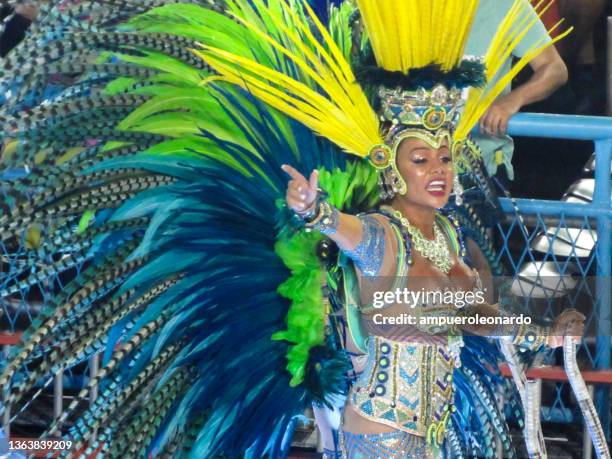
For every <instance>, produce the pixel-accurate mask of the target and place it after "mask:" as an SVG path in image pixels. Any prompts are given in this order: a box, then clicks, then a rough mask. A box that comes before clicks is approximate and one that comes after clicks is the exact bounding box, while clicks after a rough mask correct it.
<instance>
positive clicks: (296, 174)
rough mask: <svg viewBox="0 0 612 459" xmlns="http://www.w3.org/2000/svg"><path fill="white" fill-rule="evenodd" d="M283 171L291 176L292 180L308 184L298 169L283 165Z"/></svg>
mask: <svg viewBox="0 0 612 459" xmlns="http://www.w3.org/2000/svg"><path fill="white" fill-rule="evenodd" d="M281 169H282V170H283V171H285V172H286V173H287V174H289V176H290V177H291V178H292V179H294V180H300V181H304V182H307V180H306V177H304V176H303V175H302V174H300V172H299V171H298V170H297V169H295V168H293V167H291V166H290V165H288V164H283V165H282V166H281Z"/></svg>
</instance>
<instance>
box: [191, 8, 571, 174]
mask: <svg viewBox="0 0 612 459" xmlns="http://www.w3.org/2000/svg"><path fill="white" fill-rule="evenodd" d="M255 3H257V7H258V11H260V14H261V15H262V16H261V17H257V16H254V17H253V18H252V19H251V20H245V19H242V18H236V19H237V20H239V21H240V22H242V23H243V24H244V26H245V27H247V28H248V29H249V30H251V31H255V32H256V33H257V35H258V36H260V37H261V39H262V40H263V41H264V42H265V43H267V44H269V45H270V46H273V47H274V48H275V49H276V50H277V51H279V52H280V53H281V54H282V55H283V56H284V58H285V59H286V61H287V62H286V63H283V65H281V64H279V63H272V65H270V63H261V62H257V61H255V60H254V59H252V58H251V57H250V56H245V55H238V54H234V53H232V52H231V50H224V49H221V48H218V47H212V46H203V47H202V48H203V49H202V50H199V51H196V52H197V54H198V55H200V56H201V57H202V58H203V59H205V60H206V62H207V63H208V64H210V65H211V66H212V67H213V68H214V69H215V70H216V71H217V72H218V74H219V75H218V76H215V77H212V78H209V79H207V80H206V81H210V80H211V79H212V80H223V81H227V82H230V83H234V84H236V85H238V86H241V87H243V88H244V89H247V90H248V91H250V92H251V93H252V94H254V95H255V96H257V97H259V98H260V99H261V100H263V101H265V102H266V103H268V104H270V105H272V106H273V107H275V108H277V109H279V110H280V111H282V112H284V113H286V114H287V115H289V116H291V117H293V118H295V119H296V120H298V121H300V122H302V123H303V124H304V125H306V126H307V127H309V128H310V129H312V130H313V131H314V132H316V133H317V134H319V135H321V136H323V137H326V138H328V139H329V140H331V141H332V142H334V143H335V144H337V145H338V146H340V147H341V148H343V149H344V150H345V151H346V152H347V153H351V154H354V155H357V156H360V157H368V156H370V158H371V159H372V160H373V164H374V165H375V166H377V167H379V168H380V167H385V165H386V164H387V163H388V160H389V158H386V160H385V161H381V158H382V156H381V151H386V148H385V147H384V145H385V142H384V141H383V129H382V125H381V121H390V122H392V123H394V124H397V123H401V124H406V125H414V126H422V127H425V128H426V129H431V130H436V129H439V128H441V127H443V126H445V125H447V126H452V127H453V131H454V135H453V139H454V140H455V141H461V140H464V139H465V138H466V137H467V136H468V135H469V132H470V130H471V129H472V128H473V126H474V125H475V124H476V122H477V120H478V119H479V118H480V117H481V116H482V115H483V114H484V112H485V111H486V110H487V108H488V107H489V106H490V105H491V103H492V102H493V101H494V100H495V98H496V97H497V96H498V95H499V94H500V93H501V91H502V90H503V89H504V88H505V87H506V86H507V84H508V82H509V81H510V80H511V79H512V78H513V77H514V76H515V75H516V74H517V73H518V72H519V71H520V70H521V69H522V68H523V67H524V66H525V65H526V64H527V63H528V62H529V61H530V60H531V59H532V58H533V57H534V56H536V55H537V54H538V53H540V52H541V51H543V50H544V49H545V48H546V47H548V46H550V45H551V44H552V43H554V42H555V41H557V40H559V39H561V38H563V37H564V36H565V35H566V34H567V33H569V31H568V32H566V33H564V34H561V35H560V36H558V37H557V38H555V39H554V40H553V41H549V42H543V43H538V44H536V45H535V46H534V47H533V48H531V49H530V50H529V51H528V52H527V53H526V54H525V56H524V57H523V58H521V59H520V60H519V61H518V62H517V63H516V64H515V66H514V67H513V68H512V70H511V71H510V72H509V73H508V74H501V69H502V63H503V62H504V61H505V59H507V58H508V57H509V56H510V55H511V53H512V51H513V49H514V48H515V47H516V45H517V44H518V43H519V42H520V40H521V39H522V38H523V36H524V35H525V34H526V33H527V32H528V30H529V29H530V28H531V27H533V26H534V25H535V20H532V19H530V18H531V15H528V10H527V8H529V6H528V5H527V4H526V3H525V2H524V1H523V0H516V1H515V2H514V4H513V6H512V9H511V10H510V12H509V13H508V15H507V16H506V18H505V20H504V21H503V23H502V24H501V26H500V27H499V29H498V31H497V34H496V35H495V37H494V39H493V41H492V42H491V45H490V47H489V51H488V52H487V54H486V56H485V58H484V61H483V62H480V61H473V60H472V61H470V60H464V59H463V56H464V49H465V45H466V43H467V39H468V36H469V32H470V29H471V26H472V22H473V19H474V16H475V13H476V10H477V7H478V4H479V1H478V0H468V1H465V0H357V1H356V3H357V7H358V11H359V13H360V15H361V19H362V21H363V25H364V27H365V31H366V32H367V37H368V39H369V46H370V48H371V53H372V55H373V57H374V59H373V60H374V62H371V64H374V65H369V66H368V65H367V64H366V65H360V66H358V69H357V70H358V72H356V73H358V77H359V78H357V76H356V74H355V73H354V71H353V68H352V67H351V64H350V62H349V59H348V56H346V54H345V53H343V52H342V50H341V49H340V47H339V45H338V44H337V43H336V41H334V39H333V38H332V36H331V35H330V33H329V32H328V30H326V28H325V27H324V26H323V25H322V24H321V22H320V21H319V20H318V18H317V17H316V15H315V14H314V13H313V11H312V10H311V8H310V7H309V5H308V2H303V5H304V10H305V13H304V14H302V13H301V12H300V8H296V1H295V0H274V1H270V2H268V4H267V5H264V4H263V3H262V2H261V1H256V2H255ZM300 3H301V2H300ZM544 3H548V5H547V6H545V7H544V8H542V6H543V4H544ZM550 3H551V2H550V1H546V0H542V1H541V2H540V4H539V5H538V6H537V7H536V8H539V9H541V13H543V12H544V11H545V10H546V9H547V8H548V6H549V5H550ZM264 16H265V17H264ZM268 21H271V23H272V24H274V27H275V28H278V29H280V30H282V31H284V33H285V37H283V38H282V39H281V38H279V36H278V35H277V36H272V35H270V34H269V33H268V32H267V27H266V24H267V23H268ZM311 24H314V27H312V26H311ZM558 25H559V24H557V25H556V26H555V28H556V27H558ZM370 60H371V61H372V59H370ZM366 61H367V59H366ZM358 81H359V82H358ZM360 83H361V84H360ZM373 83H374V84H377V85H378V86H379V88H380V89H379V97H380V102H381V111H380V113H379V114H378V116H377V114H376V112H375V110H374V108H373V107H372V105H371V104H370V102H369V100H368V97H367V96H366V92H365V90H364V86H365V85H366V84H370V85H371V84H373ZM465 88H472V89H471V90H470V91H469V92H467V94H468V95H467V98H466V97H464V95H465V94H464V93H465V91H463V90H464V89H465ZM463 105H465V108H463ZM379 116H380V117H379Z"/></svg>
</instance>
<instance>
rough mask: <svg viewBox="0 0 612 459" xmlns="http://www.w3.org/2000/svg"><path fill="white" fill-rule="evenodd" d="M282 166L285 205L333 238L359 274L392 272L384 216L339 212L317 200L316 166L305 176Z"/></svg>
mask: <svg viewBox="0 0 612 459" xmlns="http://www.w3.org/2000/svg"><path fill="white" fill-rule="evenodd" d="M282 169H283V171H285V172H286V173H287V174H288V175H289V177H291V179H290V180H289V183H288V185H287V194H286V200H287V205H288V206H289V208H290V209H292V210H293V211H294V212H296V213H297V214H298V215H299V216H300V217H301V218H302V219H303V220H304V221H305V222H306V225H307V227H308V226H309V227H311V228H312V229H313V230H316V231H320V232H321V233H323V234H325V235H326V236H328V237H329V238H330V239H331V240H333V241H334V242H335V243H336V244H337V245H338V247H339V248H340V250H342V251H343V252H344V253H345V254H346V255H347V256H348V257H350V258H351V259H352V260H353V262H354V263H355V266H356V267H357V268H358V270H359V271H361V273H362V274H363V275H365V276H367V277H372V276H389V275H392V274H393V271H394V263H393V258H394V257H393V253H395V251H396V250H397V248H396V247H395V245H396V241H395V239H394V238H393V237H392V233H391V228H390V225H389V223H388V222H387V221H386V219H385V218H384V217H382V216H380V215H362V216H355V215H349V214H346V213H342V212H340V211H338V210H337V209H335V208H334V207H333V206H331V205H330V204H328V203H327V202H325V201H321V200H320V196H319V191H318V184H319V172H318V171H317V170H314V171H312V173H311V174H310V178H309V179H306V177H304V175H302V174H301V173H300V172H299V171H297V170H296V169H295V168H293V167H291V166H289V165H283V166H282Z"/></svg>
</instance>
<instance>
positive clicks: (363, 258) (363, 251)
mask: <svg viewBox="0 0 612 459" xmlns="http://www.w3.org/2000/svg"><path fill="white" fill-rule="evenodd" d="M359 219H360V220H361V223H362V224H363V236H362V238H361V240H360V241H359V243H358V244H357V245H356V246H355V248H354V249H353V250H345V251H344V253H345V254H346V255H347V256H348V257H349V258H350V259H351V260H353V262H354V263H355V265H356V266H357V267H358V268H359V270H360V271H361V272H362V273H363V274H364V275H365V276H368V277H372V276H377V275H378V274H379V273H380V269H381V267H382V264H383V259H384V257H385V229H384V227H383V225H382V223H381V222H380V221H379V220H378V219H376V218H374V217H373V216H371V215H362V216H359Z"/></svg>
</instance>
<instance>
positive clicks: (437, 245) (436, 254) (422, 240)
mask: <svg viewBox="0 0 612 459" xmlns="http://www.w3.org/2000/svg"><path fill="white" fill-rule="evenodd" d="M393 216H394V217H395V218H397V219H398V220H399V221H400V223H401V224H402V226H403V227H404V228H405V229H406V231H408V234H410V238H411V240H412V244H413V247H414V249H415V250H416V251H417V252H419V253H420V254H421V256H423V258H427V259H428V260H429V261H431V262H432V263H433V264H434V266H435V267H436V268H438V269H439V270H440V271H442V272H443V273H445V274H448V273H449V271H450V269H451V268H452V266H453V261H452V258H451V254H450V250H449V249H448V244H447V243H446V238H445V237H444V234H442V231H441V230H440V228H439V227H438V225H437V224H436V223H435V222H434V228H433V229H434V239H433V241H430V240H429V239H427V238H426V237H425V236H424V235H423V233H422V232H421V230H420V229H418V228H416V227H414V226H412V225H411V224H410V222H409V221H408V219H407V218H406V217H404V216H403V215H402V213H401V212H400V211H399V210H396V211H395V212H394V213H393Z"/></svg>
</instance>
